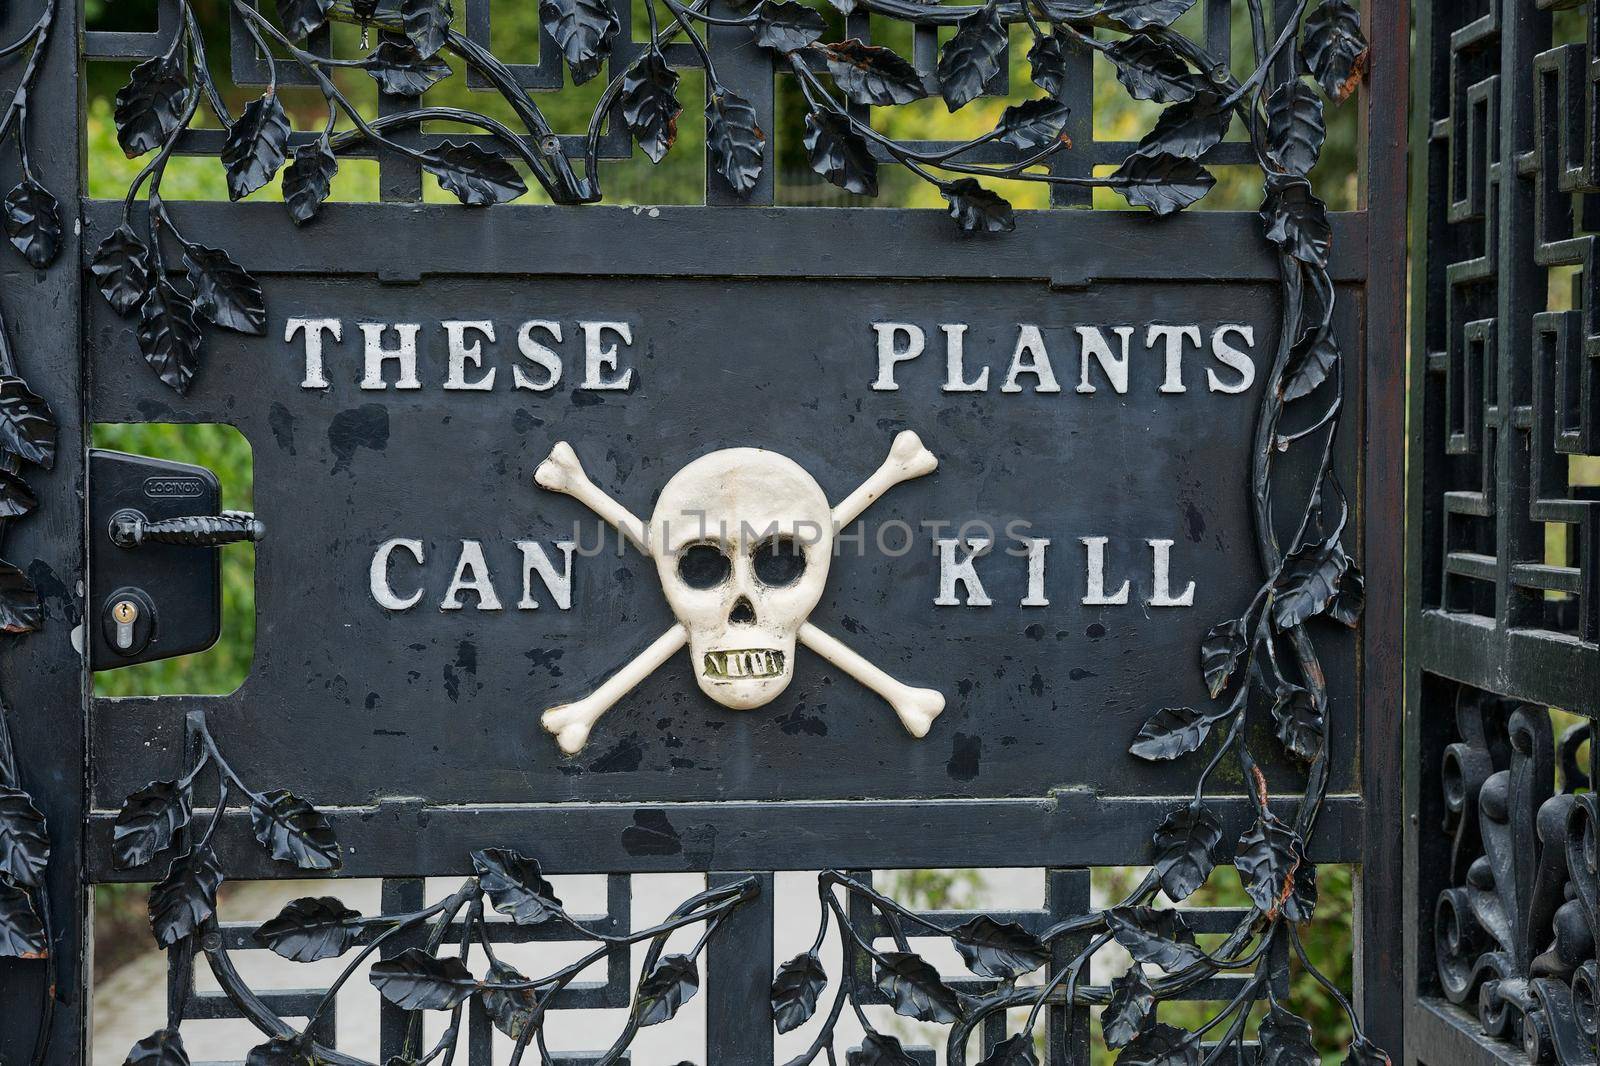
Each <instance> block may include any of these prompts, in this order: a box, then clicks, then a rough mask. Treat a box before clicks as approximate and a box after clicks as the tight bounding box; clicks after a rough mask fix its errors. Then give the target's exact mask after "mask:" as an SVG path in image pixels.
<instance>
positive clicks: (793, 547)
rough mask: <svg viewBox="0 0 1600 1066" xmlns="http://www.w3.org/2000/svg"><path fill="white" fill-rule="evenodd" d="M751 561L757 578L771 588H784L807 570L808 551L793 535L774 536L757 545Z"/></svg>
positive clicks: (798, 578) (797, 579)
mask: <svg viewBox="0 0 1600 1066" xmlns="http://www.w3.org/2000/svg"><path fill="white" fill-rule="evenodd" d="M751 562H752V563H753V564H754V566H755V571H756V580H757V581H759V582H761V583H762V584H763V585H766V586H768V587H769V588H783V587H784V586H785V585H792V584H794V583H795V582H796V581H799V580H800V575H801V574H803V573H805V572H806V553H805V551H804V550H802V548H801V547H800V542H799V541H798V540H796V539H795V538H793V537H788V536H779V537H772V538H769V539H767V540H764V541H762V542H761V543H760V544H758V545H756V550H755V553H754V555H753V556H752V557H751Z"/></svg>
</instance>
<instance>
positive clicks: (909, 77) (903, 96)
mask: <svg viewBox="0 0 1600 1066" xmlns="http://www.w3.org/2000/svg"><path fill="white" fill-rule="evenodd" d="M822 58H823V62H825V63H826V64H827V66H828V73H829V74H831V75H833V80H834V83H835V84H836V85H838V86H839V91H840V92H842V93H844V94H845V95H846V96H848V97H849V98H850V99H851V100H853V101H855V102H856V103H858V104H871V105H872V106H874V107H887V106H888V105H890V104H909V103H911V101H913V100H920V99H922V98H923V97H924V96H927V95H928V91H927V89H926V88H924V87H923V84H922V75H921V74H918V73H917V68H916V67H914V66H912V65H911V64H910V63H907V62H906V61H905V60H904V59H902V58H900V55H899V53H897V52H895V51H892V50H891V49H888V48H881V47H879V46H878V45H873V44H863V43H861V42H860V41H858V40H856V39H855V38H854V37H851V38H849V39H848V40H844V41H839V42H838V43H836V44H825V45H823V46H822Z"/></svg>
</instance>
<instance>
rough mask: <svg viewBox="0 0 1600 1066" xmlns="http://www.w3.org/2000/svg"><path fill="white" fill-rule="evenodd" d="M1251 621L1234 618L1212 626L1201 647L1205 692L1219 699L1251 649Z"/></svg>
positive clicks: (1201, 668)
mask: <svg viewBox="0 0 1600 1066" xmlns="http://www.w3.org/2000/svg"><path fill="white" fill-rule="evenodd" d="M1249 625H1250V619H1249V618H1235V619H1233V620H1232V621H1229V622H1223V623H1221V624H1219V625H1215V626H1212V627H1211V630H1210V632H1208V633H1206V639H1205V640H1204V641H1202V642H1201V644H1200V670H1201V672H1202V673H1203V674H1204V675H1205V679H1206V690H1207V691H1208V692H1210V693H1211V698H1212V699H1216V698H1217V697H1218V696H1220V695H1222V693H1223V690H1225V689H1226V688H1227V687H1228V679H1229V678H1231V677H1233V672H1234V671H1235V670H1236V669H1238V667H1239V664H1240V663H1241V662H1243V661H1244V655H1245V652H1247V651H1249V650H1250V629H1249Z"/></svg>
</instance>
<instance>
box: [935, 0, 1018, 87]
mask: <svg viewBox="0 0 1600 1066" xmlns="http://www.w3.org/2000/svg"><path fill="white" fill-rule="evenodd" d="M1005 50H1006V24H1005V21H1004V20H1003V19H1001V17H1000V5H999V3H998V0H990V2H989V3H987V4H985V5H984V6H983V7H981V8H979V9H978V10H976V11H974V12H973V13H972V14H970V15H967V16H966V17H964V18H963V19H961V21H959V22H957V23H956V34H955V36H954V37H952V38H950V40H948V41H946V42H945V46H944V48H943V50H941V51H940V53H939V71H938V73H939V91H940V93H941V94H942V95H943V96H944V102H945V106H946V107H948V108H949V109H950V110H951V111H959V110H960V109H961V108H963V107H965V106H966V105H967V104H968V103H969V102H970V101H972V100H975V99H977V98H978V96H980V95H982V93H983V87H984V86H985V85H988V84H989V82H990V81H991V80H992V79H993V78H994V76H995V75H996V74H998V73H1000V60H1001V57H1002V56H1003V55H1004V54H1005Z"/></svg>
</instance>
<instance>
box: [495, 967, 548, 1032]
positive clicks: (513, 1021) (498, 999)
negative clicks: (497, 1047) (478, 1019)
mask: <svg viewBox="0 0 1600 1066" xmlns="http://www.w3.org/2000/svg"><path fill="white" fill-rule="evenodd" d="M489 981H490V983H491V984H493V983H496V982H498V983H500V984H528V983H529V981H528V978H527V975H525V974H523V973H521V972H520V971H518V970H517V968H516V967H514V966H511V965H509V964H507V963H505V962H502V961H501V960H499V959H494V960H493V961H491V962H490V963H489ZM538 1006H539V1001H538V998H537V997H536V996H535V995H534V993H533V989H531V988H486V989H484V993H483V1009H484V1011H485V1012H487V1013H488V1015H489V1020H490V1021H491V1022H493V1023H494V1027H495V1028H496V1029H498V1030H500V1031H501V1032H502V1033H504V1034H506V1036H508V1037H510V1038H511V1039H512V1040H518V1039H521V1037H522V1031H523V1030H524V1029H526V1028H527V1027H528V1025H529V1024H530V1023H536V1022H537V1017H536V1015H535V1013H534V1012H535V1011H536V1010H537V1009H538Z"/></svg>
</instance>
